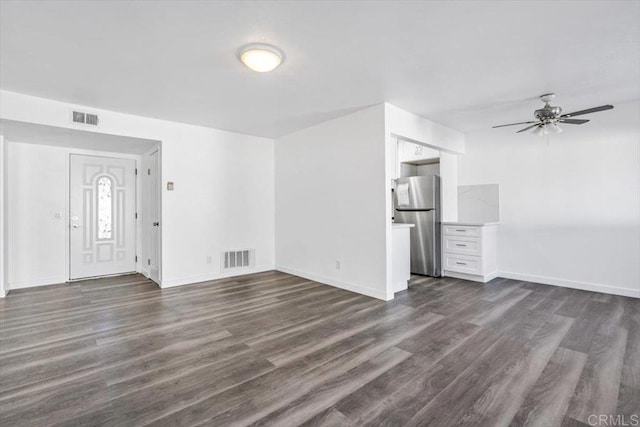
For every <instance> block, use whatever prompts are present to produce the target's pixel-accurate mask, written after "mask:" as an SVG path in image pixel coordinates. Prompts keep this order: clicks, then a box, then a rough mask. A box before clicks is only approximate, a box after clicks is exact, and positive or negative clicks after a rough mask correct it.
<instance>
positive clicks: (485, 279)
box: [442, 271, 498, 283]
mask: <svg viewBox="0 0 640 427" xmlns="http://www.w3.org/2000/svg"><path fill="white" fill-rule="evenodd" d="M442 275H443V276H446V277H453V278H454V279H464V280H471V281H472V282H479V283H487V282H490V281H491V280H493V279H495V278H496V277H498V273H491V274H485V275H478V274H467V273H458V272H457V271H443V272H442Z"/></svg>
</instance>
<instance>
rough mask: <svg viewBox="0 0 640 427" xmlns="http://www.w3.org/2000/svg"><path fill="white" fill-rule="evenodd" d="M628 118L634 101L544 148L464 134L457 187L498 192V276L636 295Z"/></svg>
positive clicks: (638, 241)
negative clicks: (481, 187) (496, 188)
mask: <svg viewBox="0 0 640 427" xmlns="http://www.w3.org/2000/svg"><path fill="white" fill-rule="evenodd" d="M638 117H640V103H639V102H637V101H634V102H629V103H624V104H620V105H616V106H615V109H614V110H611V111H608V112H602V113H598V114H593V115H591V116H588V118H589V119H591V123H588V124H584V125H581V126H572V125H564V126H563V127H564V128H565V131H564V132H563V133H561V134H559V135H551V136H550V137H549V139H548V141H547V139H546V138H545V137H537V136H535V135H531V134H517V135H516V134H515V130H517V129H513V128H505V129H500V130H496V129H492V130H485V131H479V132H474V133H469V134H467V152H466V154H465V155H464V156H460V159H459V163H458V166H459V170H458V173H459V184H460V185H471V184H499V185H500V225H499V228H498V230H499V232H498V252H499V256H498V268H499V271H500V272H499V274H500V276H503V277H512V278H516V279H522V280H530V281H533V282H540V283H550V284H557V285H565V286H569V287H577V288H583V289H590V290H595V291H602V292H611V293H616V294H621V295H630V296H640V290H639V287H640V122H639V120H638ZM585 118H587V117H585Z"/></svg>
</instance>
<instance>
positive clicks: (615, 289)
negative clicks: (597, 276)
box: [498, 271, 640, 298]
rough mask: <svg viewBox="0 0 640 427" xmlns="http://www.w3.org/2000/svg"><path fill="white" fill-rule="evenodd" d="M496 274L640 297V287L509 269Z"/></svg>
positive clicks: (527, 280)
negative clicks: (627, 286) (534, 274)
mask: <svg viewBox="0 0 640 427" xmlns="http://www.w3.org/2000/svg"><path fill="white" fill-rule="evenodd" d="M498 276H499V277H504V278H505V279H513V280H522V281H525V282H533V283H542V284H544V285H554V286H562V287H565V288H572V289H580V290H583V291H591V292H601V293H603V294H613V295H621V296H624V297H632V298H640V289H638V290H634V289H628V288H619V287H615V286H607V285H600V284H597V283H588V282H575V281H573V280H564V279H556V278H554V277H544V276H533V275H529V274H521V273H512V272H509V271H499V272H498Z"/></svg>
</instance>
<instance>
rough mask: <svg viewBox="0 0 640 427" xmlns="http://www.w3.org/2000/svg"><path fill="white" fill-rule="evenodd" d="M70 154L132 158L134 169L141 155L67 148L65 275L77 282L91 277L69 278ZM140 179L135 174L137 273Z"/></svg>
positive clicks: (139, 251)
mask: <svg viewBox="0 0 640 427" xmlns="http://www.w3.org/2000/svg"><path fill="white" fill-rule="evenodd" d="M72 155H80V156H94V157H110V158H116V159H127V160H134V161H135V164H136V166H135V168H136V170H138V171H139V170H140V165H141V163H142V156H141V155H138V154H126V153H113V152H108V151H94V150H83V149H75V148H73V149H69V151H68V153H67V160H66V162H67V164H66V168H65V169H66V171H65V173H66V178H65V181H66V182H67V185H66V188H65V206H66V212H65V218H64V219H65V221H66V227H65V242H66V246H67V247H66V249H67V250H66V251H65V263H66V266H67V269H66V276H67V282H69V283H70V282H77V281H81V280H89V279H92V278H93V277H91V278H81V279H73V280H72V279H71V221H70V220H71V197H70V193H71V156H72ZM141 181H142V180H140V179H138V175H137V174H136V182H135V192H136V194H135V197H134V198H135V201H136V212H137V213H138V219H137V220H136V227H135V232H134V237H135V240H136V243H135V248H136V254H137V257H138V260H137V261H136V272H137V273H139V272H140V265H141V264H140V253H141V244H140V242H141V240H142V234H141V233H142V230H141V229H142V227H139V224H140V216H141V215H140V212H141V208H142V204H141V200H140V194H141V192H142V191H141ZM118 275H119V274H115V275H112V276H118ZM99 277H109V276H96V277H95V278H99Z"/></svg>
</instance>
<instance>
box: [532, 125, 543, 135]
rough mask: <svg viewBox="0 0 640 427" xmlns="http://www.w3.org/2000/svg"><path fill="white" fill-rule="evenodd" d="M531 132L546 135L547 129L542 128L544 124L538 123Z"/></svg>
mask: <svg viewBox="0 0 640 427" xmlns="http://www.w3.org/2000/svg"><path fill="white" fill-rule="evenodd" d="M531 133H532V134H534V135H538V136H543V135H546V133H547V131H546V129H545V128H544V125H539V126H538V127H536V128H535V129H534V130H533V131H532V132H531Z"/></svg>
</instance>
